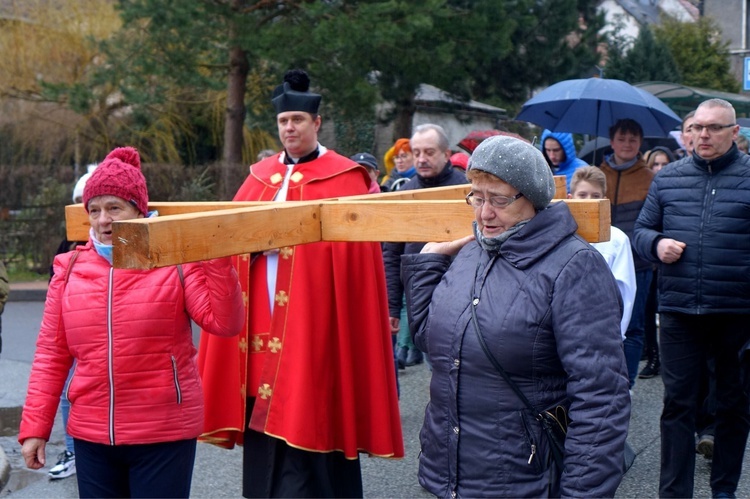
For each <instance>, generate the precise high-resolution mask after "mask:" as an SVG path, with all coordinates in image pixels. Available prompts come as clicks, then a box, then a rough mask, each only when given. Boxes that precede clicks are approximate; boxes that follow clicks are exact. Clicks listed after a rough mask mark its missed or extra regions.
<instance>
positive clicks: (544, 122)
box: [516, 78, 682, 137]
mask: <svg viewBox="0 0 750 499" xmlns="http://www.w3.org/2000/svg"><path fill="white" fill-rule="evenodd" d="M623 118H630V119H633V120H635V121H637V122H638V123H639V124H640V125H641V127H642V128H643V134H644V135H645V136H647V137H666V136H667V135H668V134H669V132H670V130H672V129H674V128H675V127H676V126H678V125H680V124H681V123H682V120H681V119H680V117H679V116H677V115H676V114H675V113H674V112H673V111H672V110H671V109H669V108H668V107H667V105H666V104H664V103H663V102H662V101H660V100H659V99H658V98H656V97H654V96H653V95H651V94H650V93H648V92H646V91H645V90H642V89H640V88H638V87H634V86H633V85H631V84H629V83H627V82H624V81H621V80H610V79H606V78H587V79H580V80H566V81H561V82H559V83H555V84H554V85H552V86H550V87H548V88H546V89H545V90H543V91H541V92H540V93H539V94H537V95H536V96H534V97H532V98H531V99H529V100H528V101H526V103H525V104H524V105H523V107H522V108H521V112H520V113H519V114H518V116H516V119H517V120H520V121H528V122H530V123H534V124H536V125H539V126H540V127H543V128H546V129H548V130H551V131H553V132H570V133H585V134H589V135H596V136H599V137H609V127H611V126H612V125H614V124H615V122H616V121H617V120H619V119H623Z"/></svg>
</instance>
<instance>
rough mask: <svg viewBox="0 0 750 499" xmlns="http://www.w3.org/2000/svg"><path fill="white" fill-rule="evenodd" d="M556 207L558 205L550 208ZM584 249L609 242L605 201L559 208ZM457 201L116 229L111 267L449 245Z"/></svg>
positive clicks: (164, 221)
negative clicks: (283, 250) (388, 245)
mask: <svg viewBox="0 0 750 499" xmlns="http://www.w3.org/2000/svg"><path fill="white" fill-rule="evenodd" d="M557 202H560V201H557ZM564 202H566V203H568V206H569V207H570V209H571V213H572V214H573V216H574V217H575V219H576V221H577V222H578V225H579V228H580V229H579V233H580V234H581V235H582V237H584V238H586V239H587V240H589V241H591V242H597V241H606V240H609V227H610V224H609V221H610V213H609V201H608V200H591V201H588V200H587V201H578V200H575V201H574V200H569V201H564ZM473 219H474V214H473V210H471V208H469V207H468V206H467V205H466V203H465V202H464V201H455V200H451V201H430V200H428V201H422V200H419V201H364V200H362V201H345V200H340V201H324V202H321V201H316V202H312V201H310V202H301V203H297V202H287V203H276V204H273V205H271V206H262V207H260V206H259V207H253V208H240V209H234V210H222V211H216V212H209V213H193V214H183V215H173V216H164V217H156V218H147V219H137V220H128V221H123V222H116V223H115V224H114V228H113V240H114V246H115V248H114V263H115V266H116V267H120V268H140V269H148V268H154V267H164V266H167V265H175V264H178V263H186V262H192V261H198V260H205V259H209V258H218V257H222V256H228V255H235V254H240V253H250V252H255V251H263V250H267V249H272V248H279V247H282V246H289V245H295V244H305V243H310V242H316V241H380V242H387V241H404V242H408V241H412V242H420V241H451V240H453V239H456V238H459V237H462V236H465V235H469V234H471V222H472V221H473Z"/></svg>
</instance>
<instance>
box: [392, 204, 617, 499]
mask: <svg viewBox="0 0 750 499" xmlns="http://www.w3.org/2000/svg"><path fill="white" fill-rule="evenodd" d="M576 229H577V226H576V223H575V221H574V220H573V218H572V216H571V215H570V211H569V210H568V208H567V206H566V205H565V204H564V203H555V204H553V205H552V206H551V207H550V208H548V209H546V210H543V211H541V212H539V213H538V214H537V215H536V216H535V217H534V218H532V219H531V221H530V222H529V223H528V224H527V225H526V226H525V227H523V229H521V230H520V231H519V232H517V233H516V234H514V235H512V236H511V237H510V238H509V239H508V240H507V241H505V243H503V245H502V247H501V250H500V253H499V256H497V257H495V258H493V255H492V254H490V253H488V252H487V251H485V250H483V249H482V248H481V247H480V246H479V245H478V244H477V243H476V242H471V243H469V244H468V245H467V246H465V247H464V248H463V249H462V250H461V251H460V252H459V254H458V255H457V256H456V259H455V261H453V263H451V262H450V258H449V257H448V256H445V255H438V254H431V253H425V254H410V255H404V256H403V258H402V261H403V277H404V283H405V286H406V300H407V304H408V307H409V317H410V324H409V325H410V327H411V328H412V329H411V330H412V332H413V333H415V337H414V341H415V344H416V345H417V347H418V348H420V349H421V350H423V351H424V352H426V353H427V355H428V358H429V360H430V362H431V364H432V367H433V371H432V380H431V382H430V402H429V404H428V406H427V409H426V410H425V420H424V425H423V427H422V431H421V433H420V443H421V451H422V452H421V454H420V457H419V482H420V484H421V485H422V486H423V487H424V488H426V489H427V490H428V491H430V492H431V493H432V494H435V495H436V496H438V497H451V496H453V497H455V496H458V497H548V496H556V495H558V494H562V496H575V497H611V496H613V495H614V493H615V490H616V489H617V486H618V485H619V483H620V479H621V474H622V468H621V466H622V462H623V449H624V445H625V437H626V435H627V432H628V423H629V417H630V396H629V394H628V381H627V369H626V367H625V359H624V355H623V350H622V338H621V335H620V317H621V307H622V303H621V300H620V295H619V292H618V290H617V284H616V283H615V280H614V278H613V276H612V273H611V272H610V270H609V268H608V267H607V264H606V263H605V261H604V259H603V258H602V256H601V255H600V254H599V253H598V252H597V251H596V250H595V249H594V248H592V247H591V245H589V244H587V243H586V242H585V241H583V240H582V239H581V238H579V237H578V236H576V235H574V234H575V231H576ZM485 275H486V280H484V281H483V279H484V276H485ZM475 296H476V297H478V298H479V302H478V304H477V305H476V313H477V319H478V323H479V325H480V328H481V329H482V332H483V335H484V338H485V340H486V342H487V344H488V346H489V348H490V350H491V351H492V352H493V354H494V356H495V358H496V359H497V360H498V362H499V363H500V365H501V366H503V368H504V369H505V370H506V372H508V374H509V375H510V376H511V378H512V379H513V380H514V381H515V382H516V383H517V384H518V385H519V387H520V388H521V390H523V392H524V394H525V395H526V396H527V397H528V398H529V400H530V401H531V402H532V404H534V405H535V406H536V407H537V408H538V409H547V408H549V407H552V406H555V405H557V404H560V405H563V406H565V407H568V408H569V414H570V418H571V419H572V422H571V424H570V426H569V429H568V436H567V439H566V442H565V465H564V467H565V471H564V472H563V473H562V474H560V472H559V471H558V470H557V469H556V466H555V465H554V464H552V463H551V460H550V453H549V448H548V443H547V439H546V437H545V436H544V435H543V430H542V428H541V426H540V424H539V423H538V422H537V421H536V420H535V419H534V417H533V416H532V414H531V413H530V412H529V411H528V410H527V409H526V407H525V406H524V405H523V403H522V402H521V400H520V399H519V398H518V396H517V395H516V394H515V393H514V392H513V391H512V388H511V387H510V386H509V385H508V384H507V383H506V382H505V381H504V380H503V378H502V377H501V375H500V374H499V373H498V372H497V371H496V370H495V368H494V367H493V365H492V364H491V363H490V361H489V360H488V358H487V357H486V356H485V354H484V352H483V350H482V348H481V346H480V344H479V341H478V339H477V335H476V332H475V330H474V328H473V325H472V321H471V307H472V302H473V301H474V300H473V298H474V297H475ZM454 494H455V495H454Z"/></svg>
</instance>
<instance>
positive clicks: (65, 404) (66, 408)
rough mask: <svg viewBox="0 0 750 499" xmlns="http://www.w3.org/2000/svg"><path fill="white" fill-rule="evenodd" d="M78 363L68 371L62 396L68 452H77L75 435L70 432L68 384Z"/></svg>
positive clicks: (61, 410) (61, 407) (61, 409)
mask: <svg viewBox="0 0 750 499" xmlns="http://www.w3.org/2000/svg"><path fill="white" fill-rule="evenodd" d="M75 369H76V365H75V364H73V367H71V368H70V371H69V372H68V379H66V380H65V388H63V393H62V396H61V397H60V412H61V413H62V422H63V430H64V431H65V450H67V451H68V452H72V453H75V448H74V446H73V437H71V436H70V435H69V434H68V417H69V416H70V400H68V397H67V395H68V385H70V378H72V377H73V371H75Z"/></svg>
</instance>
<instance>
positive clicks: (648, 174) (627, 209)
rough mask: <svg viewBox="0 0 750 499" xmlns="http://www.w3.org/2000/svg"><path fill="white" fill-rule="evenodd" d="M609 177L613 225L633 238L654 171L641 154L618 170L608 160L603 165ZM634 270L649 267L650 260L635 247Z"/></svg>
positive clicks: (647, 268)
mask: <svg viewBox="0 0 750 499" xmlns="http://www.w3.org/2000/svg"><path fill="white" fill-rule="evenodd" d="M600 168H601V170H602V172H604V176H605V177H606V178H607V198H608V199H609V202H610V209H611V210H612V225H614V226H615V227H617V228H618V229H620V230H621V231H623V232H624V233H625V235H626V236H628V238H630V240H631V241H632V240H633V236H634V234H633V230H634V228H635V220H636V219H637V218H638V214H639V213H640V212H641V208H642V207H643V203H644V202H645V201H646V195H647V194H648V189H649V187H650V186H651V181H652V180H653V178H654V173H653V172H652V171H651V169H650V168H649V167H648V166H647V165H646V162H645V161H643V159H642V158H639V159H638V161H636V162H635V164H633V166H631V167H630V168H627V169H625V170H615V169H614V168H612V167H611V166H610V165H609V163H607V161H606V160H604V161H603V162H602V164H601V165H600ZM633 265H634V266H635V271H636V272H639V271H643V270H650V269H651V264H650V263H649V262H648V261H646V260H644V259H643V258H642V257H639V255H638V254H637V253H636V252H635V250H633Z"/></svg>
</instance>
